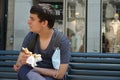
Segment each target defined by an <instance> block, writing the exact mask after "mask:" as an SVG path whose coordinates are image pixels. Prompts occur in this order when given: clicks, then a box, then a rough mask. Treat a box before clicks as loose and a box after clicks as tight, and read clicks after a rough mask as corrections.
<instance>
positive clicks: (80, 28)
mask: <svg viewBox="0 0 120 80" xmlns="http://www.w3.org/2000/svg"><path fill="white" fill-rule="evenodd" d="M85 14H86V0H67V35H68V38H69V39H70V41H71V50H72V51H73V52H84V51H85V48H84V47H85V46H84V45H85V44H84V40H85V39H84V38H85Z"/></svg>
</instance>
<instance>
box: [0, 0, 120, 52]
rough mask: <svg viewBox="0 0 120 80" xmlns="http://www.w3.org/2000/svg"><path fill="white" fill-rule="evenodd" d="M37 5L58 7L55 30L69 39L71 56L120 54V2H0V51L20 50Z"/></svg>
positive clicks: (63, 0)
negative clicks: (96, 53)
mask: <svg viewBox="0 0 120 80" xmlns="http://www.w3.org/2000/svg"><path fill="white" fill-rule="evenodd" d="M37 3H50V4H52V5H53V6H54V7H55V9H56V22H55V25H54V27H55V28H58V30H60V31H61V32H63V33H64V34H65V35H67V36H68V38H69V40H70V45H71V51H72V52H104V53H106V52H110V53H111V52H112V53H119V52H120V44H119V43H120V42H119V41H120V40H119V36H117V35H119V30H118V29H119V14H120V11H119V10H120V6H119V3H120V1H119V0H0V4H1V5H2V6H0V49H1V50H19V49H20V47H21V44H22V41H23V39H24V37H25V35H26V34H27V33H28V31H29V30H28V25H27V20H28V19H29V10H30V8H31V6H32V5H34V4H37ZM116 13H117V14H118V18H117V19H118V20H117V24H116V22H115V23H113V21H114V19H116V18H115V14H116ZM110 24H112V25H113V26H114V27H112V28H113V29H112V31H113V32H112V31H110V29H111V27H110ZM111 35H112V36H111Z"/></svg>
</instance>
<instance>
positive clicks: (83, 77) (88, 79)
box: [66, 52, 120, 80]
mask: <svg viewBox="0 0 120 80" xmlns="http://www.w3.org/2000/svg"><path fill="white" fill-rule="evenodd" d="M66 80H120V54H116V53H79V52H74V53H72V54H71V61H70V64H69V69H68V72H67V75H66Z"/></svg>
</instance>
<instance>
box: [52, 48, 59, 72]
mask: <svg viewBox="0 0 120 80" xmlns="http://www.w3.org/2000/svg"><path fill="white" fill-rule="evenodd" d="M52 64H53V67H54V68H55V69H57V70H58V69H59V67H60V49H59V48H58V47H57V48H56V49H55V52H54V53H53V56H52Z"/></svg>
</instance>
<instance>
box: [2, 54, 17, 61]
mask: <svg viewBox="0 0 120 80" xmlns="http://www.w3.org/2000/svg"><path fill="white" fill-rule="evenodd" d="M17 58H18V55H17V56H13V55H6V56H0V60H14V61H16V60H17Z"/></svg>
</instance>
